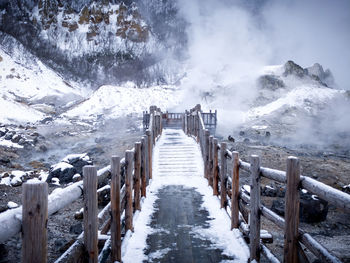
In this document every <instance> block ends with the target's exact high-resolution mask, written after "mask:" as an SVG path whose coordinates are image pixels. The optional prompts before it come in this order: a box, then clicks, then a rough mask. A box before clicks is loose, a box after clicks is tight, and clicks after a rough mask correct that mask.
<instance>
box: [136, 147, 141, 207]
mask: <svg viewBox="0 0 350 263" xmlns="http://www.w3.org/2000/svg"><path fill="white" fill-rule="evenodd" d="M134 163H135V171H134V177H135V185H134V199H135V210H141V143H140V142H137V143H135V154H134Z"/></svg>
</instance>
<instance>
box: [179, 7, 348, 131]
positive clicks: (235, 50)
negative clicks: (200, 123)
mask: <svg viewBox="0 0 350 263" xmlns="http://www.w3.org/2000/svg"><path fill="white" fill-rule="evenodd" d="M179 2H180V4H179V6H180V8H181V10H180V11H181V15H182V16H183V17H184V18H185V19H186V21H187V22H188V23H189V25H190V26H189V27H188V32H187V33H188V41H189V46H188V63H187V67H188V68H187V77H186V79H185V80H184V81H183V83H182V84H183V86H184V89H183V90H184V91H183V92H184V94H183V98H184V99H183V101H184V103H185V104H186V105H185V106H186V107H187V108H189V107H191V106H193V105H194V104H196V103H198V101H201V102H202V105H203V104H204V108H212V109H213V108H217V109H218V110H219V119H220V122H221V123H224V122H226V121H227V120H228V121H229V123H230V127H226V128H227V130H226V131H223V133H227V132H230V131H229V129H232V128H233V127H234V126H235V125H237V124H239V123H241V122H242V121H243V116H244V114H243V113H244V112H245V111H246V110H247V109H248V108H249V103H250V102H251V101H252V99H253V98H254V97H255V96H256V92H257V88H256V78H257V76H259V74H260V72H259V71H260V70H261V68H262V67H263V66H266V65H274V64H284V63H285V62H286V61H288V60H293V61H295V62H296V63H298V64H300V65H301V66H302V67H307V66H311V65H312V64H314V63H315V62H319V63H320V64H321V65H323V66H324V67H325V68H330V69H331V71H332V73H333V75H334V77H335V82H336V86H337V87H338V88H340V89H346V90H350V84H349V82H350V77H349V74H348V70H349V68H350V49H349V47H350V12H349V10H350V2H349V1H347V0H339V1H330V0H329V1H326V0H321V1H319V0H310V1H298V0H296V1H291V0H288V1H278V0H260V1H258V0H257V1H243V0H237V1H229V0H204V1H203V0H192V1H186V0H179ZM182 107H183V105H182ZM342 110H344V109H343V108H342ZM346 110H347V111H348V112H350V110H349V107H347V109H346ZM224 118H227V119H226V120H225V119H224ZM325 121H326V120H325ZM348 121H349V120H348ZM345 122H346V120H345ZM338 126H339V129H341V130H342V131H343V130H344V129H343V127H344V126H342V124H341V123H339V125H338ZM224 130H225V127H224Z"/></svg>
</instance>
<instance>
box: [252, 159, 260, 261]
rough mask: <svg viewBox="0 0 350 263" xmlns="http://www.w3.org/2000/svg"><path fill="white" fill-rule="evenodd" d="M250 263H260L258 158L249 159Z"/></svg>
mask: <svg viewBox="0 0 350 263" xmlns="http://www.w3.org/2000/svg"><path fill="white" fill-rule="evenodd" d="M250 174H251V175H250V176H251V185H250V227H249V229H250V232H249V239H250V262H252V261H253V260H256V261H257V262H260V157H259V156H257V155H252V156H251V157H250Z"/></svg>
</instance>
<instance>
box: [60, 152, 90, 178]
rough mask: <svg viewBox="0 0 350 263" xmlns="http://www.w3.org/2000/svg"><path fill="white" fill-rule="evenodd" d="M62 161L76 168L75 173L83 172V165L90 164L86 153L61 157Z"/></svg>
mask: <svg viewBox="0 0 350 263" xmlns="http://www.w3.org/2000/svg"><path fill="white" fill-rule="evenodd" d="M63 161H64V162H67V163H69V164H70V165H73V166H74V168H75V169H76V171H77V172H76V173H78V174H83V167H84V166H85V165H92V161H91V160H90V157H89V156H88V155H87V154H72V155H68V156H66V157H65V158H64V159H63Z"/></svg>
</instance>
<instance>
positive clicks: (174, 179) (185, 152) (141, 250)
mask: <svg viewBox="0 0 350 263" xmlns="http://www.w3.org/2000/svg"><path fill="white" fill-rule="evenodd" d="M156 145H157V146H156V147H155V149H154V159H153V173H154V176H153V181H152V182H151V184H150V187H149V189H150V192H149V193H148V196H147V198H146V199H145V202H144V204H143V208H142V211H141V212H140V215H139V217H140V218H141V220H140V221H141V222H144V223H145V224H144V225H142V224H140V222H139V221H138V219H136V222H135V224H134V226H135V232H134V233H133V235H132V237H131V239H130V240H129V242H128V245H127V251H126V255H125V256H124V258H123V262H185V263H186V262H203V263H206V262H247V259H248V248H247V247H245V245H244V243H243V240H241V236H240V234H239V233H238V231H230V224H229V218H228V216H227V214H225V212H224V211H223V210H221V213H220V209H219V207H220V206H219V200H218V199H217V197H214V196H213V195H212V190H210V188H209V187H208V185H207V184H208V183H207V180H206V179H205V178H204V177H203V175H204V174H203V169H204V168H203V161H202V155H201V152H200V148H199V146H198V144H197V143H196V141H195V140H194V139H193V138H192V137H188V136H187V135H185V134H184V132H183V131H182V130H176V129H164V130H163V134H162V136H161V138H160V139H159V141H158V142H157V144H156ZM208 200H209V201H211V202H212V203H214V205H212V204H210V203H209V202H207V201H208ZM145 207H146V209H145ZM147 207H149V208H150V207H152V209H151V211H149V210H148V209H147ZM212 209H214V210H215V211H212ZM217 210H219V212H218V211H217ZM211 213H218V214H215V217H216V219H213V216H214V215H212V214H211ZM220 216H221V217H222V218H220ZM146 218H147V220H144V219H146ZM220 220H221V221H225V222H226V221H227V222H226V226H227V227H226V229H225V228H223V227H222V226H220V227H221V229H222V230H221V231H219V232H218V230H217V229H216V226H217V225H218V224H220ZM215 224H216V226H215ZM145 229H147V231H144V230H145ZM142 231H143V232H142ZM220 232H226V233H223V236H219V235H220V234H221V233H220ZM141 233H142V234H141ZM227 236H229V237H227ZM142 237H143V242H141V243H138V242H139V241H140V238H142ZM227 238H228V240H222V239H227ZM225 242H229V243H230V246H231V247H230V248H229V249H227V247H226V246H225ZM142 246H144V247H142ZM234 250H237V252H234ZM242 251H243V252H246V253H242Z"/></svg>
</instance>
